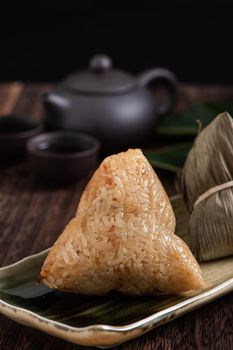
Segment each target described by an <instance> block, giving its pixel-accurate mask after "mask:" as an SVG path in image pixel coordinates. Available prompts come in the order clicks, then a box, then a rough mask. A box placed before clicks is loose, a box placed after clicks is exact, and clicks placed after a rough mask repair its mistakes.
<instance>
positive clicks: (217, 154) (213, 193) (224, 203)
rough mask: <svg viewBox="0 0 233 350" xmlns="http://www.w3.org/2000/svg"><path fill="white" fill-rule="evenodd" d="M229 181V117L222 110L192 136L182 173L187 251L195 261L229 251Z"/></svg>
mask: <svg viewBox="0 0 233 350" xmlns="http://www.w3.org/2000/svg"><path fill="white" fill-rule="evenodd" d="M232 180H233V120H232V118H231V116H230V115H229V114H228V113H222V114H220V115H218V116H217V117H216V118H215V119H214V120H213V122H212V123H210V124H209V125H208V126H207V127H206V128H205V129H203V130H202V131H201V133H200V134H199V135H198V137H197V138H196V140H195V142H194V145H193V147H192V148H191V150H190V152H189V154H188V157H187V159H186V162H185V165H184V169H183V175H182V187H183V193H184V198H185V201H186V203H187V206H188V208H189V210H190V223H189V232H190V241H191V250H192V252H193V253H194V255H195V256H196V257H197V258H198V260H201V261H207V260H212V259H216V258H221V257H225V256H228V255H232V254H233V181H232Z"/></svg>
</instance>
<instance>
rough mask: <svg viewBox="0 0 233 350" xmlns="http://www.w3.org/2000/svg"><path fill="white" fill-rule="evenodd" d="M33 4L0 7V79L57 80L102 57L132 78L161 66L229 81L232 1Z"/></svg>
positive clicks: (197, 78) (195, 78)
mask: <svg viewBox="0 0 233 350" xmlns="http://www.w3.org/2000/svg"><path fill="white" fill-rule="evenodd" d="M32 3H33V4H31V5H30V6H28V5H27V6H26V5H25V7H24V8H22V2H18V5H16V4H14V3H12V4H10V3H7V6H6V4H3V3H0V81H8V80H24V81H28V80H30V81H57V80H59V79H61V78H63V77H64V76H65V75H66V74H68V73H70V72H72V71H74V70H77V69H81V68H84V67H86V66H87V65H88V60H89V59H90V57H91V56H92V55H93V54H95V53H107V54H109V55H110V56H111V57H112V59H113V61H114V64H115V66H118V67H121V68H122V69H127V70H129V71H131V72H133V73H137V72H140V71H141V70H143V69H146V68H150V67H155V66H163V67H167V68H169V69H171V70H172V71H174V72H175V73H176V74H177V76H178V77H179V79H180V80H182V81H186V82H199V83H226V84H232V83H233V50H232V46H233V12H232V7H231V6H230V5H231V1H224V0H222V1H214V0H213V1H211V2H210V1H204V0H203V3H202V2H201V1H198V0H196V1H188V0H186V1H177V0H173V1H167V0H164V1H154V4H153V7H152V6H145V5H144V6H142V2H141V4H140V6H139V5H137V4H136V3H135V2H134V3H132V5H131V6H129V7H127V8H126V2H125V3H124V7H121V6H120V5H121V4H119V2H118V3H117V5H116V4H115V3H114V2H112V1H108V2H106V3H104V2H102V3H99V2H98V1H95V2H94V1H88V0H86V1H83V2H81V1H79V0H77V1H76V3H75V4H74V3H69V1H62V2H59V1H57V2H48V1H33V2H32ZM110 6H111V7H110ZM127 6H128V4H127Z"/></svg>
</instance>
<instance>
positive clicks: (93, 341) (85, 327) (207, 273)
mask: <svg viewBox="0 0 233 350" xmlns="http://www.w3.org/2000/svg"><path fill="white" fill-rule="evenodd" d="M172 204H173V207H174V211H175V214H176V218H177V230H176V231H177V233H178V234H179V233H181V232H182V235H181V234H180V236H182V238H183V239H185V240H186V241H187V242H188V236H187V223H188V213H187V211H186V209H185V206H184V203H183V200H182V198H181V197H180V196H177V197H174V198H173V199H172ZM47 253H48V250H46V251H44V252H41V253H39V254H35V255H32V256H29V257H27V258H25V259H23V260H21V261H19V262H17V263H15V264H13V265H10V266H7V267H3V268H1V269H0V312H1V313H2V314H4V315H6V316H8V317H9V318H11V319H13V320H15V321H17V322H19V323H22V324H25V325H28V326H30V327H34V328H37V329H39V330H41V331H43V332H46V333H49V334H51V335H55V336H57V337H60V338H63V339H66V340H68V341H71V342H73V343H76V344H81V345H89V346H98V347H103V348H104V347H111V346H114V345H117V344H120V343H123V342H125V341H127V340H129V339H132V338H135V337H138V336H140V335H141V334H143V333H145V332H148V331H149V330H151V329H152V328H155V327H157V326H160V325H162V324H165V323H167V322H169V321H171V320H174V319H175V318H177V317H179V316H181V315H183V314H185V313H187V312H189V311H191V310H194V309H196V308H198V307H201V306H202V305H204V304H206V303H208V302H210V301H213V300H214V299H216V298H218V297H220V296H222V295H224V294H226V293H228V292H230V291H232V290H233V257H231V258H226V259H221V260H217V261H213V262H210V263H205V264H202V265H201V268H202V271H203V274H204V277H205V280H206V282H207V288H206V289H205V290H203V291H201V292H198V293H196V294H190V293H189V294H188V293H186V294H185V295H182V296H168V295H167V296H154V297H148V296H147V297H126V296H119V295H108V296H103V297H94V296H80V295H73V294H66V293H60V292H55V291H51V290H49V289H48V288H46V287H45V286H44V285H37V284H36V283H35V281H36V280H37V278H38V274H39V271H40V268H41V265H42V263H43V261H44V259H45V257H46V255H47Z"/></svg>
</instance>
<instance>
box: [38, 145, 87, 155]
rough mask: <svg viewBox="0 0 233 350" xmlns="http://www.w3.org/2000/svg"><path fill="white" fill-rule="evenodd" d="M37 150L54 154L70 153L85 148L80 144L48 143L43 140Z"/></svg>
mask: <svg viewBox="0 0 233 350" xmlns="http://www.w3.org/2000/svg"><path fill="white" fill-rule="evenodd" d="M38 150H39V151H44V152H49V153H54V154H70V153H78V152H82V151H85V148H84V147H82V146H81V145H73V144H68V143H67V144H59V143H55V144H49V143H47V142H43V143H41V144H40V145H38Z"/></svg>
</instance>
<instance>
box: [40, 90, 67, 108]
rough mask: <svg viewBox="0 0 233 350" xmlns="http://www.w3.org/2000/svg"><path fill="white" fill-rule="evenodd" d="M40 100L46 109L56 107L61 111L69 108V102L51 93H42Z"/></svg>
mask: <svg viewBox="0 0 233 350" xmlns="http://www.w3.org/2000/svg"><path fill="white" fill-rule="evenodd" d="M42 98H43V102H44V104H45V106H46V107H56V108H61V109H63V108H67V107H68V106H69V101H68V100H67V99H66V98H64V97H62V96H59V95H57V94H55V93H52V92H44V93H43V95H42Z"/></svg>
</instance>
